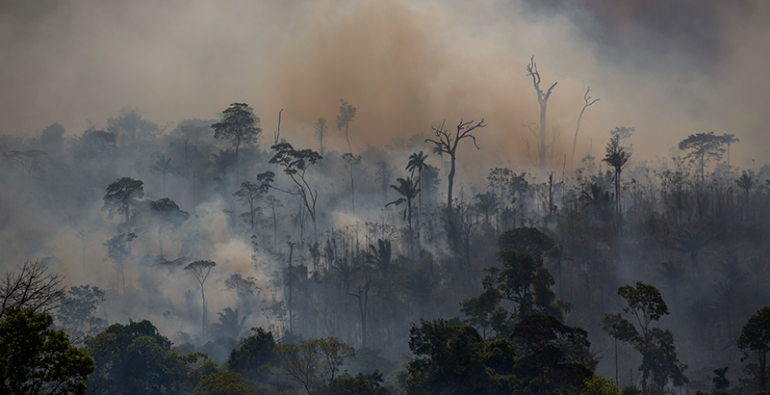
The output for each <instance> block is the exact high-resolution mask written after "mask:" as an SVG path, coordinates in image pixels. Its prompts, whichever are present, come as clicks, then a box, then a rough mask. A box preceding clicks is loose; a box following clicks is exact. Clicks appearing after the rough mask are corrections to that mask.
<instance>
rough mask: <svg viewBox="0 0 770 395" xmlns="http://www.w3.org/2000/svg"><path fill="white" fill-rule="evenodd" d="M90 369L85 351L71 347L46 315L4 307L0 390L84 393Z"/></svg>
mask: <svg viewBox="0 0 770 395" xmlns="http://www.w3.org/2000/svg"><path fill="white" fill-rule="evenodd" d="M93 370H94V361H93V360H92V359H91V358H90V357H89V356H88V352H86V351H85V350H82V349H78V348H76V347H73V346H71V345H70V343H69V336H68V335H67V334H66V333H65V332H64V331H63V330H55V329H54V328H53V318H52V317H51V316H50V315H49V314H47V313H35V312H34V311H33V310H32V309H26V310H21V309H19V308H18V307H11V308H9V309H6V311H5V313H4V315H3V318H2V320H0V377H2V378H3V379H2V380H0V393H3V394H62V395H63V394H84V393H85V391H86V389H87V387H86V378H87V377H88V375H89V374H90V373H91V372H93Z"/></svg>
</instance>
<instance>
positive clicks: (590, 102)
mask: <svg viewBox="0 0 770 395" xmlns="http://www.w3.org/2000/svg"><path fill="white" fill-rule="evenodd" d="M554 85H555V84H554ZM590 91H591V87H590V86H589V87H588V89H586V93H585V94H583V100H585V104H583V109H582V110H580V116H578V119H577V127H576V128H575V139H574V140H573V141H572V156H571V157H570V160H569V168H570V169H574V167H573V164H574V162H575V146H577V136H578V131H579V130H580V120H581V119H583V113H584V112H585V111H586V108H588V107H591V106H592V105H593V104H594V103H596V102H598V101H599V100H600V99H593V100H591V96H588V92H590Z"/></svg>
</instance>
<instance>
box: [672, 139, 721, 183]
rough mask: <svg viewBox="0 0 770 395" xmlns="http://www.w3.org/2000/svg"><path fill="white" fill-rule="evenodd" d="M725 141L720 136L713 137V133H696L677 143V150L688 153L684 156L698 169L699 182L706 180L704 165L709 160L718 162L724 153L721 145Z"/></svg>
mask: <svg viewBox="0 0 770 395" xmlns="http://www.w3.org/2000/svg"><path fill="white" fill-rule="evenodd" d="M725 143H726V141H725V139H723V138H722V137H721V136H715V135H714V132H708V133H696V134H691V135H689V136H687V138H686V139H684V140H682V141H680V142H679V146H678V147H679V150H681V151H690V152H688V153H687V155H686V156H685V159H689V160H690V161H691V162H693V163H696V164H697V165H698V167H699V168H700V177H701V182H704V181H705V180H706V173H705V171H704V170H705V168H706V163H707V162H709V161H711V160H720V159H722V155H724V153H725V149H724V148H722V145H723V144H725Z"/></svg>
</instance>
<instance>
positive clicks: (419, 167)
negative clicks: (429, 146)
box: [406, 151, 430, 221]
mask: <svg viewBox="0 0 770 395" xmlns="http://www.w3.org/2000/svg"><path fill="white" fill-rule="evenodd" d="M427 158H428V154H423V153H422V151H420V152H419V153H416V152H415V153H413V154H412V155H409V162H408V163H407V164H406V170H407V171H409V172H410V175H411V176H412V178H414V172H415V171H416V172H417V187H418V188H420V187H422V171H423V170H428V169H430V165H428V164H427V163H425V159H427ZM417 204H418V206H417V207H418V209H417V210H418V211H417V212H418V217H417V218H418V221H419V216H420V215H422V193H421V194H420V196H419V197H418V202H417Z"/></svg>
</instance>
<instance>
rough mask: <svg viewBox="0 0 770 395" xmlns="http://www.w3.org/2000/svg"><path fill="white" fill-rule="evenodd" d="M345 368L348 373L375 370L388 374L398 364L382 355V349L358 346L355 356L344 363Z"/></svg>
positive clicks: (372, 371) (369, 372) (371, 371)
mask: <svg viewBox="0 0 770 395" xmlns="http://www.w3.org/2000/svg"><path fill="white" fill-rule="evenodd" d="M345 368H346V369H345V370H347V371H348V372H349V373H350V374H357V373H364V374H371V373H374V372H375V371H379V372H382V373H383V374H386V375H387V374H389V373H391V372H393V371H395V370H397V369H398V365H396V364H395V363H394V362H392V361H390V360H388V359H387V358H385V357H383V356H382V350H375V349H373V348H364V347H362V348H359V349H358V350H356V357H355V358H353V359H349V360H348V361H347V362H346V363H345Z"/></svg>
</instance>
